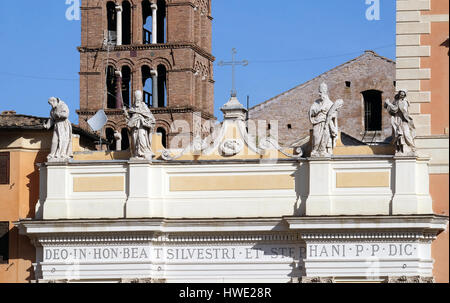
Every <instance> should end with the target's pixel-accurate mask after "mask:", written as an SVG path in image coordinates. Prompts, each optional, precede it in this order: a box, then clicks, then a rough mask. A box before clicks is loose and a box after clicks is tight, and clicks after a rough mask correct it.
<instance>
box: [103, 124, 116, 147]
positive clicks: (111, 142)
mask: <svg viewBox="0 0 450 303" xmlns="http://www.w3.org/2000/svg"><path fill="white" fill-rule="evenodd" d="M105 135H106V140H107V141H108V150H111V151H114V150H116V138H115V137H114V130H113V129H112V128H107V129H106V131H105Z"/></svg>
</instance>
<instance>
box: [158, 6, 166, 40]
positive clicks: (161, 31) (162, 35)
mask: <svg viewBox="0 0 450 303" xmlns="http://www.w3.org/2000/svg"><path fill="white" fill-rule="evenodd" d="M157 4H158V14H157V15H158V17H157V23H158V30H157V32H158V34H157V42H158V43H166V42H167V35H166V26H167V18H166V0H158V2H157Z"/></svg>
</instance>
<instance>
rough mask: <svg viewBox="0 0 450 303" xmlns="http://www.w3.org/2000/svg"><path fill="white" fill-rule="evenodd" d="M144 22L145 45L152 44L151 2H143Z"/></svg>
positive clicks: (147, 0)
mask: <svg viewBox="0 0 450 303" xmlns="http://www.w3.org/2000/svg"><path fill="white" fill-rule="evenodd" d="M142 22H143V29H142V31H143V37H142V43H143V44H150V43H152V32H153V29H152V24H153V23H152V9H151V3H150V1H149V0H144V1H142Z"/></svg>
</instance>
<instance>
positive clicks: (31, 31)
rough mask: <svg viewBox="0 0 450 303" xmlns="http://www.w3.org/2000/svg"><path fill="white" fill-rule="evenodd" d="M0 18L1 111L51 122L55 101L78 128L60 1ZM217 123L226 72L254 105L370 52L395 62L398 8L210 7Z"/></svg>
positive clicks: (226, 90)
mask: <svg viewBox="0 0 450 303" xmlns="http://www.w3.org/2000/svg"><path fill="white" fill-rule="evenodd" d="M3 2H4V3H2V8H1V10H0V39H1V40H0V41H2V43H1V44H2V47H1V48H0V58H1V66H2V69H1V70H0V92H1V95H0V111H3V110H15V111H17V112H18V113H21V114H29V115H36V116H48V114H49V105H48V104H47V99H48V98H49V97H51V96H56V97H60V98H61V99H63V100H64V101H66V102H67V103H68V105H69V107H70V108H71V120H72V122H74V123H77V122H78V117H77V115H76V113H75V110H76V109H78V107H79V101H78V98H79V80H78V71H79V54H78V51H77V50H76V47H77V46H79V45H80V27H81V23H80V21H76V20H75V21H68V20H67V19H66V9H67V8H68V6H67V5H66V4H65V0H45V1H39V3H37V2H34V1H29V0H28V1H3ZM212 3H213V12H212V14H213V17H214V21H213V55H214V56H215V57H216V59H217V61H216V63H215V65H214V73H215V80H216V85H215V107H216V116H217V117H218V118H219V119H221V118H222V115H221V113H220V110H219V109H220V107H221V106H222V105H223V104H224V103H225V102H226V101H227V100H228V98H229V95H230V90H231V68H230V67H219V66H217V62H219V61H221V60H225V61H229V60H230V59H231V49H232V48H233V47H235V48H236V49H237V50H238V54H237V59H238V60H242V59H247V60H248V61H249V62H250V64H249V65H248V66H247V67H238V68H237V91H238V98H239V99H240V101H241V102H242V103H243V104H245V102H246V97H247V95H249V96H250V100H251V103H250V105H251V106H252V105H256V104H258V103H261V102H263V101H265V100H267V99H269V98H271V97H273V96H276V95H278V94H280V93H282V92H283V91H286V90H288V89H290V88H292V87H295V86H297V85H299V84H301V83H303V82H305V81H307V80H309V79H311V78H313V77H315V76H318V75H320V74H321V73H323V72H325V71H327V70H329V69H331V68H333V67H335V66H337V65H339V64H342V63H344V62H346V61H348V60H350V59H352V58H354V57H357V56H359V55H360V54H362V53H363V52H364V50H367V49H372V50H374V51H376V52H377V53H379V54H380V55H382V56H386V57H388V58H391V59H395V1H392V0H380V20H374V21H368V20H367V19H366V10H367V8H368V7H369V6H370V5H367V4H366V0H314V1H312V0H286V1H273V0H271V1H269V0H212Z"/></svg>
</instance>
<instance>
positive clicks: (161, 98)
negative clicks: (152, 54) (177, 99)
mask: <svg viewBox="0 0 450 303" xmlns="http://www.w3.org/2000/svg"><path fill="white" fill-rule="evenodd" d="M157 71H158V107H166V106H167V70H166V67H165V66H164V65H158V69H157Z"/></svg>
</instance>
